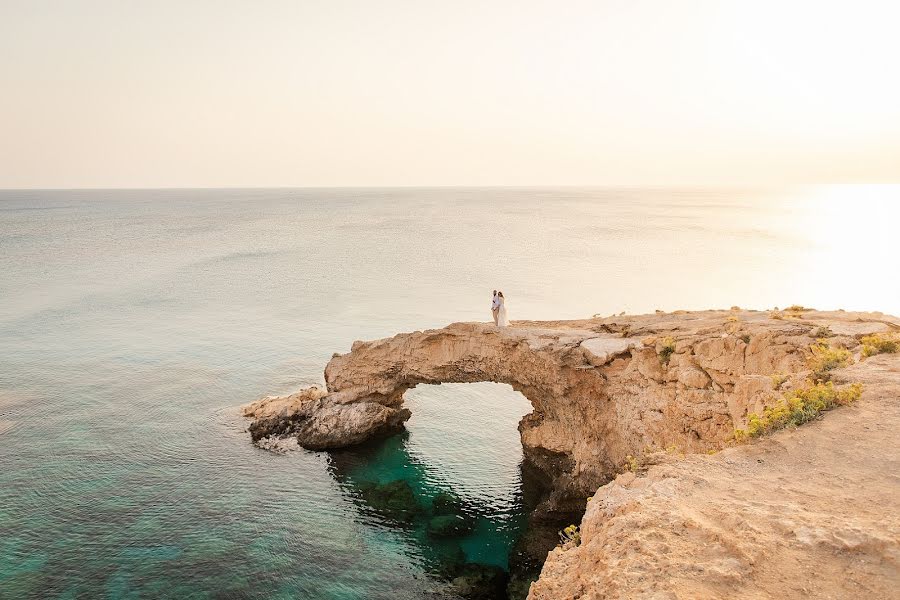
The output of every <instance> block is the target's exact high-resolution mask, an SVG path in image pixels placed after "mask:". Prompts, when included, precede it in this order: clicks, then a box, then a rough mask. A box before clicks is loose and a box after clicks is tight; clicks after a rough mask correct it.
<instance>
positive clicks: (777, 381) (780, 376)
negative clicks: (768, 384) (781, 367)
mask: <svg viewBox="0 0 900 600" xmlns="http://www.w3.org/2000/svg"><path fill="white" fill-rule="evenodd" d="M787 380H788V376H787V375H785V374H784V373H776V374H775V375H772V387H773V388H775V389H776V390H779V389H781V386H783V385H784V382H785V381H787Z"/></svg>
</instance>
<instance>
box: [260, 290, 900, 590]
mask: <svg viewBox="0 0 900 600" xmlns="http://www.w3.org/2000/svg"><path fill="white" fill-rule="evenodd" d="M897 329H900V320H898V319H896V318H893V317H889V316H885V315H881V314H880V313H848V312H843V311H838V312H828V313H826V312H817V311H809V310H805V309H799V308H796V309H794V310H787V311H784V312H758V311H743V310H738V309H733V310H728V311H705V312H683V311H679V312H676V313H657V314H654V315H641V316H616V317H609V318H596V319H587V320H579V321H557V322H526V321H519V322H516V323H514V325H513V326H512V327H507V328H497V327H495V326H493V325H488V324H480V323H457V324H453V325H450V326H448V327H446V328H443V329H436V330H428V331H423V332H413V333H405V334H399V335H396V336H394V337H392V338H386V339H382V340H375V341H371V342H356V343H354V344H353V347H352V349H351V351H350V352H349V353H348V354H343V355H339V354H336V355H335V356H334V357H333V358H332V360H331V361H330V362H329V363H328V365H327V367H326V369H325V381H326V387H327V389H326V390H321V389H318V388H311V389H309V390H305V391H303V392H300V393H299V394H295V395H294V396H291V397H288V398H276V399H272V398H269V399H264V400H262V401H259V402H256V403H253V404H251V405H248V406H247V407H246V408H245V414H246V415H247V416H249V417H251V418H253V419H255V420H254V422H253V424H252V425H251V427H250V431H251V434H252V436H253V439H254V441H257V442H259V441H260V440H263V439H266V438H271V437H273V436H275V437H278V436H281V437H284V436H290V437H291V438H296V439H297V441H298V442H299V444H300V445H301V446H304V447H306V448H310V449H327V448H339V447H343V446H347V445H353V444H357V443H359V442H361V441H364V440H366V439H368V438H370V437H373V436H376V435H381V434H384V433H387V432H390V431H394V430H396V429H397V428H398V427H402V423H403V422H404V421H405V420H406V419H407V418H408V417H409V411H408V410H406V409H405V408H403V394H404V392H405V391H406V390H407V389H409V388H411V387H414V386H416V385H418V384H420V383H447V382H478V381H493V382H501V383H508V384H510V385H512V387H513V388H514V389H516V390H518V391H520V392H522V394H524V395H525V397H526V398H528V399H529V400H530V402H531V404H532V405H533V407H534V410H533V412H532V413H531V414H529V415H527V416H526V417H524V418H523V419H522V421H521V423H520V425H519V430H520V432H521V437H522V444H523V448H524V450H525V455H526V458H527V460H528V462H529V463H530V464H532V465H533V466H536V467H537V468H538V470H540V471H543V472H544V473H545V474H546V475H547V478H548V481H549V482H550V484H549V487H550V494H549V495H548V497H547V499H546V501H545V502H544V503H543V504H542V505H541V506H540V507H539V508H538V509H537V510H536V512H545V513H547V514H551V513H554V512H555V513H556V514H558V515H562V514H573V512H577V514H581V512H580V511H581V510H583V509H584V505H585V499H586V498H587V497H588V496H591V495H594V494H595V492H597V488H598V487H599V486H601V485H603V484H605V483H606V482H608V481H609V480H610V479H611V478H612V477H614V476H615V475H616V474H617V473H620V472H621V471H622V466H623V464H624V463H626V462H627V461H628V460H629V457H641V456H644V455H648V454H651V453H653V452H654V451H659V450H662V449H668V450H669V452H670V454H679V455H680V454H687V455H691V454H698V453H705V452H707V451H710V452H711V451H716V450H720V449H721V448H723V446H725V445H726V443H727V442H728V440H729V439H730V438H731V436H732V434H733V432H734V430H735V429H736V428H741V427H744V426H745V425H746V418H747V415H748V413H750V412H760V411H761V410H762V409H763V408H764V407H765V406H767V405H771V404H772V403H773V402H774V401H775V400H776V399H777V398H778V397H779V396H780V394H781V392H782V391H783V390H785V389H790V388H791V387H794V386H796V385H800V384H801V383H802V382H803V381H804V380H805V379H806V378H807V377H808V376H809V373H810V371H809V366H808V363H809V359H810V355H811V346H812V345H813V344H814V343H815V341H816V339H818V338H821V337H827V338H828V343H829V344H830V345H834V346H838V347H846V348H849V349H852V350H853V351H854V352H856V353H857V356H858V354H859V338H860V337H861V336H863V335H867V334H871V333H879V332H887V331H890V330H897ZM873 364H874V363H873ZM868 393H871V392H868ZM728 452H738V453H741V452H747V450H745V449H740V450H729V451H728ZM722 454H723V455H725V454H726V453H725V452H723V453H722ZM716 460H718V461H725V462H715V461H716ZM727 460H728V459H725V458H719V457H713V458H706V457H702V456H694V457H693V458H691V459H690V460H687V461H684V463H678V464H679V465H682V466H678V467H670V468H672V469H676V471H672V473H674V474H673V475H667V474H666V473H667V472H664V471H654V470H651V471H650V478H652V477H659V478H660V481H661V482H662V483H660V484H659V485H653V484H652V483H643V478H642V480H641V481H638V482H637V483H635V482H634V481H632V480H629V479H628V478H626V479H621V478H620V479H618V480H616V482H615V483H613V484H610V485H609V486H606V487H604V488H603V489H601V490H600V491H599V492H597V493H596V496H595V499H594V501H593V502H592V503H591V505H590V506H589V508H588V513H587V516H586V517H585V523H584V531H583V539H584V543H583V544H582V546H581V547H578V548H574V549H571V550H568V551H566V552H562V551H559V550H558V551H554V553H553V554H551V557H550V560H549V562H548V563H547V565H546V566H545V568H544V572H543V575H542V577H541V580H540V581H539V582H538V583H537V584H535V586H534V587H533V589H532V593H531V597H533V598H535V599H537V598H575V597H579V595H583V597H590V598H595V597H596V598H605V597H622V598H630V597H640V596H641V595H642V594H645V593H646V594H649V595H647V597H667V598H668V597H682V596H681V595H680V594H679V592H678V591H677V590H674V591H673V588H668V587H665V586H662V587H653V586H650V587H646V588H640V587H638V588H629V587H627V586H625V585H624V584H622V585H620V584H621V581H622V579H621V578H622V577H624V578H625V579H626V580H628V579H629V577H631V576H630V575H613V574H611V573H608V572H607V571H608V570H609V569H613V570H615V569H616V568H618V567H617V565H619V564H620V562H621V561H622V560H624V559H625V557H627V556H631V557H632V558H633V560H634V565H635V566H634V568H635V569H637V571H635V573H637V574H636V575H635V577H638V578H639V580H642V579H641V578H645V577H649V575H648V573H646V572H645V570H642V569H645V567H640V566H639V565H641V564H643V563H642V562H641V561H642V558H641V556H642V552H643V551H644V550H643V549H642V548H644V547H643V546H640V545H637V546H627V543H628V542H627V540H628V539H629V538H627V536H625V534H627V533H628V531H627V527H628V526H623V527H625V528H624V529H612V525H609V523H614V521H615V519H616V518H621V519H622V522H623V523H631V521H629V520H628V519H631V520H633V521H634V526H636V527H639V528H640V527H645V526H646V520H647V519H651V520H652V519H655V518H676V519H682V520H683V522H685V523H689V522H693V523H696V522H700V523H702V524H709V523H711V521H710V519H712V520H713V521H718V520H720V519H722V518H725V521H724V523H726V525H725V527H726V528H729V527H731V525H727V523H730V521H728V519H727V516H726V515H724V513H710V515H709V516H705V515H704V513H703V512H702V510H701V511H700V512H696V511H695V512H691V511H694V509H693V508H691V506H690V504H687V505H685V510H687V511H688V512H690V514H689V515H688V516H689V517H690V518H691V519H693V521H691V520H690V519H687V518H686V517H685V516H684V515H675V516H674V517H673V516H671V515H670V516H667V515H665V514H664V511H663V510H662V508H660V509H659V510H658V511H657V512H655V513H654V512H652V511H651V512H647V513H646V514H645V516H641V515H642V514H644V512H643V510H642V507H643V506H644V505H643V500H642V499H643V498H654V499H655V501H656V502H658V503H660V506H663V505H665V503H666V501H667V499H671V498H673V497H675V496H677V495H679V494H685V493H687V490H689V489H690V490H694V492H695V493H697V494H698V503H699V498H701V497H702V492H700V491H697V490H698V489H701V490H702V489H703V486H704V485H705V484H703V483H702V482H703V471H704V469H706V468H710V469H713V466H715V467H716V468H718V469H721V470H722V471H723V472H730V473H731V476H732V478H733V479H734V481H737V480H738V479H739V478H740V476H741V475H740V473H737V472H734V470H733V469H731V466H732V465H730V464H729V463H727ZM707 461H712V462H707ZM739 464H743V463H739ZM662 468H663V467H659V468H658V469H662ZM678 469H682V470H684V469H687V470H685V471H680V470H678ZM690 469H694V471H690ZM729 469H731V471H729ZM682 473H684V474H685V475H684V478H683V477H682V475H681V474H682ZM798 476H802V475H800V474H798ZM650 478H648V479H647V481H648V482H649V481H655V479H650ZM720 479H721V481H727V479H724V478H716V480H717V481H719V480H720ZM894 483H895V484H896V481H894ZM729 485H730V484H729ZM774 485H775V484H773V486H774ZM698 486H699V487H698ZM645 487H646V489H644V488H645ZM726 487H727V486H726ZM776 487H777V486H776ZM746 491H747V493H750V494H752V492H753V486H752V485H749V486H748V487H747V488H746ZM776 491H777V490H775V489H774V487H773V491H772V493H773V494H774V493H776ZM723 493H724V492H723ZM775 497H776V498H777V496H775ZM756 501H757V500H753V501H748V502H751V503H752V502H756ZM758 501H762V502H766V501H768V500H765V499H760V500H758ZM648 502H649V501H648ZM776 502H777V501H776ZM698 506H699V504H698ZM574 507H579V509H578V510H577V511H576V510H575V508H574ZM774 510H775V509H772V511H774ZM632 512H634V513H635V514H633V515H631V516H630V517H629V516H628V515H630V514H631V513H632ZM748 523H749V521H743V520H740V519H739V520H736V521H735V522H734V523H733V524H732V525H734V527H742V526H744V525H747V524H748ZM804 523H806V522H804ZM808 525H809V523H806V524H805V525H803V526H808ZM629 526H630V525H629ZM692 526H693V525H686V526H685V527H688V528H690V527H692ZM791 526H792V525H784V527H791ZM717 527H720V526H718V525H717ZM860 527H863V524H861V525H860ZM676 529H677V528H676ZM713 529H715V528H713ZM713 529H711V530H710V531H712V530H713ZM751 529H752V526H751ZM672 535H680V533H678V532H677V531H676V532H675V533H673V534H672ZM704 535H709V536H713V538H715V539H718V540H719V541H720V542H721V543H722V544H724V545H725V546H728V547H730V548H733V549H735V550H734V552H735V556H738V558H737V559H736V560H738V561H740V560H747V561H749V563H748V564H752V562H753V561H754V560H757V559H756V558H754V557H755V556H758V554H752V553H748V552H749V551H746V550H743V549H741V548H740V544H737V543H736V542H729V541H728V540H726V539H725V533H724V532H721V531H718V530H715V531H714V532H713V533H709V532H708V531H707V532H704V533H702V535H700V536H699V537H697V538H696V540H695V542H696V543H698V544H699V543H700V542H701V541H702V540H703V539H704V538H703V536H704ZM810 535H812V534H810ZM817 535H818V534H817ZM823 535H826V534H823ZM623 536H624V537H623ZM716 536H719V537H716ZM720 538H721V539H720ZM892 539H893V541H892V542H891V543H892V544H894V546H892V547H893V548H896V544H895V542H896V539H895V538H892ZM623 540H624V541H623ZM697 540H699V541H697ZM882 541H883V540H882ZM670 543H671V541H668V542H666V543H664V544H663V545H662V546H659V548H658V553H659V554H660V555H664V554H666V552H667V551H666V548H667V547H671V545H670ZM872 543H876V542H874V541H873V542H872ZM878 543H881V542H878ZM620 544H626V546H620ZM699 551H700V550H699V549H698V548H693V549H691V546H690V544H688V545H686V546H685V550H684V552H685V553H684V557H683V560H684V561H690V559H691V552H699ZM604 553H605V554H604ZM698 556H701V563H702V562H703V561H705V560H706V559H704V558H702V555H698ZM748 557H749V558H748ZM732 558H733V557H732ZM673 560H674V559H673ZM723 560H726V562H727V560H730V559H723ZM713 562H715V561H713ZM713 562H711V563H709V564H708V565H701V567H700V568H701V570H700V571H698V572H700V573H706V572H707V571H706V570H705V569H713V570H715V572H719V571H721V572H726V571H728V569H727V568H726V566H723V564H724V563H723V564H718V563H715V564H713ZM660 564H661V565H665V567H661V568H668V566H669V564H668V563H666V562H665V561H660ZM727 564H728V565H732V564H733V563H730V562H729V563H727ZM742 568H744V570H743V571H742V570H740V569H738V570H737V571H728V572H729V573H730V574H728V575H726V576H725V577H732V576H734V577H738V578H740V577H743V576H745V575H746V573H748V572H749V571H747V568H746V565H745V567H742ZM735 573H738V574H737V575H735ZM604 577H606V579H604ZM615 577H619V579H618V580H616V581H613V579H614V578H615ZM701 577H705V575H702V576H701ZM611 578H612V579H611ZM617 582H618V583H617ZM616 585H619V588H616V587H615V586H616ZM610 586H612V587H610ZM614 589H621V590H625V591H623V592H621V593H619V592H611V591H608V590H614ZM604 590H607V591H604ZM657 591H662V592H664V593H662V595H659V596H656V595H654V594H656V593H657ZM670 592H671V593H670ZM705 593H706V592H704V593H703V594H700V595H699V596H691V595H688V596H683V597H717V596H716V593H714V592H713V591H710V592H709V595H704V594H705ZM616 594H618V595H616ZM763 597H764V596H763Z"/></svg>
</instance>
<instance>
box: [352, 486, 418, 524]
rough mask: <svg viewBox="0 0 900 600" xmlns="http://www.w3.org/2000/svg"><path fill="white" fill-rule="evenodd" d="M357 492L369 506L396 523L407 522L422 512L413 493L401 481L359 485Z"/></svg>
mask: <svg viewBox="0 0 900 600" xmlns="http://www.w3.org/2000/svg"><path fill="white" fill-rule="evenodd" d="M359 491H360V493H361V494H362V497H363V499H364V500H365V501H366V503H367V504H368V505H369V506H371V507H372V508H373V509H375V510H377V511H378V512H380V513H382V514H384V515H385V516H387V517H389V518H392V519H395V520H398V521H402V520H407V519H409V518H411V517H413V516H415V515H419V514H422V513H423V512H424V509H423V508H422V506H421V505H420V504H419V503H418V502H417V501H416V494H415V492H413V490H412V488H411V487H410V486H409V484H408V483H407V482H405V481H403V480H402V479H399V480H397V481H391V482H390V483H384V484H379V483H361V484H360V486H359Z"/></svg>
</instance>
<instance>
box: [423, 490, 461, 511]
mask: <svg viewBox="0 0 900 600" xmlns="http://www.w3.org/2000/svg"><path fill="white" fill-rule="evenodd" d="M431 507H432V510H433V511H434V514H436V515H458V514H461V513H462V512H463V510H464V508H465V505H464V504H463V501H462V500H461V499H460V497H459V496H457V495H455V494H451V493H450V492H440V493H439V494H438V495H437V496H435V497H434V499H433V500H432V501H431Z"/></svg>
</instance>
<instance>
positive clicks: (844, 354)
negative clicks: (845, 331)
mask: <svg viewBox="0 0 900 600" xmlns="http://www.w3.org/2000/svg"><path fill="white" fill-rule="evenodd" d="M810 349H811V350H812V358H810V360H809V367H810V369H812V372H813V376H814V377H815V378H816V380H818V381H828V380H829V379H831V371H833V370H835V369H839V368H841V367H846V366H847V365H849V364H850V363H851V362H853V357H852V356H851V355H850V351H849V350H847V349H846V348H832V347H831V346H829V345H828V344H826V343H824V342H817V343H815V344H813V345H812V346H810Z"/></svg>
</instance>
